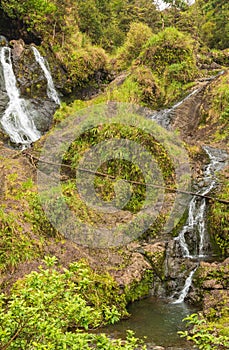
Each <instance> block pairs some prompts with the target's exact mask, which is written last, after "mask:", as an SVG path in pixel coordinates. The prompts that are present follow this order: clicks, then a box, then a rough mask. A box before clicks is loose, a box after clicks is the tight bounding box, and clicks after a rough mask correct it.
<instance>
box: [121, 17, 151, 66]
mask: <svg viewBox="0 0 229 350" xmlns="http://www.w3.org/2000/svg"><path fill="white" fill-rule="evenodd" d="M152 34H153V33H152V30H151V29H150V28H149V27H148V26H147V25H146V24H143V23H132V24H131V26H130V30H129V32H128V34H127V38H126V41H125V43H124V45H123V47H122V48H121V49H120V51H119V53H118V57H117V60H118V66H119V68H126V67H128V66H129V65H130V64H131V62H132V61H133V60H134V59H135V58H137V57H138V55H139V54H140V52H141V50H142V47H143V45H145V43H146V42H147V40H148V39H149V38H150V37H151V36H152Z"/></svg>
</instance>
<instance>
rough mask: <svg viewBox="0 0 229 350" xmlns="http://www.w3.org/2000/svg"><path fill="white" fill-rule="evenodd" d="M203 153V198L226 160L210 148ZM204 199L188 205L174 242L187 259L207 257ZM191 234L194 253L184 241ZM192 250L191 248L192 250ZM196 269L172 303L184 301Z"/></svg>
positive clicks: (221, 154) (221, 153)
mask: <svg viewBox="0 0 229 350" xmlns="http://www.w3.org/2000/svg"><path fill="white" fill-rule="evenodd" d="M204 150H205V152H206V153H207V155H208V157H209V160H210V162H209V164H208V166H207V167H206V170H205V171H204V174H203V175H204V176H203V179H204V183H205V186H204V188H203V189H201V190H199V191H198V192H197V193H198V194H201V195H202V196H205V195H207V194H209V193H210V192H211V190H212V189H213V188H214V187H215V186H216V185H217V180H216V173H217V171H219V170H221V169H222V168H223V167H224V166H225V162H226V160H227V159H228V154H227V153H226V152H225V151H222V150H218V149H214V148H211V147H207V146H205V147H204ZM206 206H207V203H206V199H205V198H204V197H202V198H199V197H197V196H194V197H193V199H192V200H191V202H190V204H189V210H188V218H187V221H186V224H185V225H184V227H183V229H182V230H181V232H180V233H179V235H178V236H177V237H176V238H175V240H176V241H177V242H178V243H179V245H180V247H181V250H182V254H183V257H186V258H187V259H196V260H200V259H204V258H206V257H208V254H207V251H205V246H206V240H207V229H206V224H205V213H206ZM187 233H191V234H192V235H193V236H196V237H193V238H194V241H195V242H198V243H197V245H196V247H195V251H194V250H193V251H192V252H191V251H190V250H191V248H190V247H189V244H188V243H187V241H186V234H187ZM192 249H193V248H192ZM196 269H197V267H196V268H195V269H194V270H193V271H191V273H190V275H189V276H188V278H187V279H186V281H185V285H184V288H183V289H182V290H181V292H180V295H179V297H178V298H177V300H176V301H175V302H174V303H181V302H183V301H184V299H185V297H186V296H187V294H188V291H189V288H190V286H191V284H192V277H193V275H194V273H195V271H196Z"/></svg>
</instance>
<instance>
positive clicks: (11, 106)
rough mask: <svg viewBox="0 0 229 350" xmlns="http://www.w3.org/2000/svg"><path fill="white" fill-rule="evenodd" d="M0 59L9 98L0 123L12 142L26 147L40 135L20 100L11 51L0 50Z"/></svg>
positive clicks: (6, 49) (6, 48) (25, 105)
mask: <svg viewBox="0 0 229 350" xmlns="http://www.w3.org/2000/svg"><path fill="white" fill-rule="evenodd" d="M0 57H1V65H2V68H3V76H4V81H5V89H6V92H7V94H8V97H9V103H8V106H7V108H6V110H5V112H4V114H3V116H2V118H1V121H0V123H1V125H2V128H3V129H4V131H5V132H6V133H7V134H8V135H9V137H10V139H11V141H12V142H14V143H16V144H21V145H23V146H28V145H30V144H31V143H32V142H34V141H36V140H38V139H39V138H40V136H41V135H40V132H39V131H38V130H37V129H36V127H35V124H34V122H33V120H32V118H31V114H30V112H29V110H28V106H27V103H26V101H25V100H24V99H22V98H20V92H19V90H18V89H17V81H16V78H15V75H14V71H13V66H12V61H11V49H10V48H9V47H3V48H1V49H0Z"/></svg>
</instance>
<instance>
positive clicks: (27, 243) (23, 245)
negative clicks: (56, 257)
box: [0, 206, 39, 272]
mask: <svg viewBox="0 0 229 350" xmlns="http://www.w3.org/2000/svg"><path fill="white" fill-rule="evenodd" d="M21 220H22V218H20V216H19V215H17V214H15V213H7V212H6V211H5V208H4V206H0V272H3V271H5V270H6V269H8V270H10V271H14V269H15V267H16V266H17V265H18V264H19V263H20V262H23V261H26V260H30V259H31V258H34V257H36V256H38V252H39V250H38V247H36V246H35V245H34V243H33V240H32V239H31V237H29V236H28V235H27V234H26V232H25V230H24V229H23V224H22V221H21Z"/></svg>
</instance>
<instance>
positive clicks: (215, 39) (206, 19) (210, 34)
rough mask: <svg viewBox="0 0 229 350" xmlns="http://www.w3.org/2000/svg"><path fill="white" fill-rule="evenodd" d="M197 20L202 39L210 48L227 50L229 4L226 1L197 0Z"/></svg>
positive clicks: (228, 41)
mask: <svg viewBox="0 0 229 350" xmlns="http://www.w3.org/2000/svg"><path fill="white" fill-rule="evenodd" d="M195 9H196V14H198V15H197V16H196V20H197V23H198V25H199V26H200V28H201V30H200V37H201V39H202V40H203V42H204V43H206V44H207V45H208V46H209V47H210V48H216V49H226V48H228V43H229V23H228V15H229V4H228V1H226V0H220V1H219V0H207V1H205V0H197V1H196V2H195Z"/></svg>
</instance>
